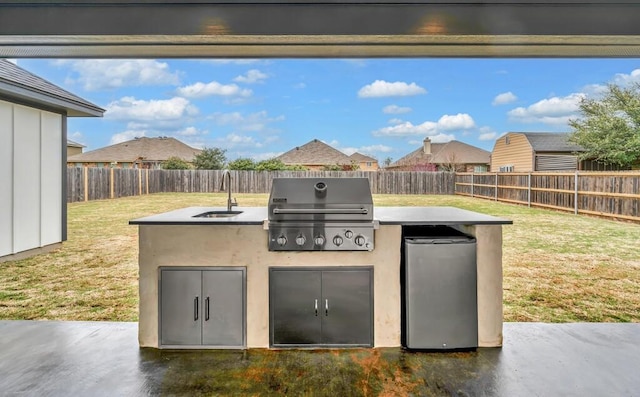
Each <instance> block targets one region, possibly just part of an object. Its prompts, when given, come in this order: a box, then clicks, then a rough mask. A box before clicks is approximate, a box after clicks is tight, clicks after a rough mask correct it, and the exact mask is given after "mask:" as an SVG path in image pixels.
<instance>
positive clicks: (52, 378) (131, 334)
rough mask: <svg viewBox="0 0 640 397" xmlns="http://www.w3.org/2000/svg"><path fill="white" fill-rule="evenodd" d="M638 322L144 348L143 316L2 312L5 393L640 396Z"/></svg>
mask: <svg viewBox="0 0 640 397" xmlns="http://www.w3.org/2000/svg"><path fill="white" fill-rule="evenodd" d="M638 374H640V324H601V323H597V324H594V323H588V324H587V323H578V324H540V323H506V324H505V325H504V346H503V347H502V348H495V349H478V350H477V351H475V352H456V353H425V352H407V351H404V350H402V349H395V348H389V349H355V350H286V351H285V350H280V351H274V350H248V351H220V350H217V351H211V350H209V351H203V350H198V351H165V350H156V349H140V348H138V342H137V323H113V322H59V321H0V395H3V396H145V395H185V396H187V395H188V396H192V395H285V394H286V395H294V396H297V395H312V396H316V395H318V396H322V395H327V396H337V395H340V396H357V395H381V394H382V395H387V396H396V395H421V396H422V395H427V396H428V395H456V396H633V395H638V394H639V393H640V375H638Z"/></svg>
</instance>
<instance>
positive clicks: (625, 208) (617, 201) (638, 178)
mask: <svg viewBox="0 0 640 397" xmlns="http://www.w3.org/2000/svg"><path fill="white" fill-rule="evenodd" d="M489 178H491V179H493V178H495V180H498V178H499V180H500V183H499V184H496V185H495V187H492V186H491V185H490V184H489ZM639 187H640V172H637V171H631V172H601V171H598V172H589V171H580V172H575V173H571V174H570V173H566V172H558V173H552V172H531V173H481V174H474V173H457V174H456V181H455V194H459V195H465V196H475V197H481V198H492V199H494V200H497V201H503V202H507V203H515V204H525V205H528V206H534V207H535V206H537V207H544V208H553V209H557V210H564V211H571V212H573V213H575V214H590V215H599V216H604V217H610V218H619V219H625V220H632V221H640V190H639Z"/></svg>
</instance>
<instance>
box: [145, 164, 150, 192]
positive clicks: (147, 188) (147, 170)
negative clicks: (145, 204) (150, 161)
mask: <svg viewBox="0 0 640 397" xmlns="http://www.w3.org/2000/svg"><path fill="white" fill-rule="evenodd" d="M145 174H146V176H145V179H146V181H145V182H146V186H147V187H146V191H147V194H149V169H148V168H147V169H145Z"/></svg>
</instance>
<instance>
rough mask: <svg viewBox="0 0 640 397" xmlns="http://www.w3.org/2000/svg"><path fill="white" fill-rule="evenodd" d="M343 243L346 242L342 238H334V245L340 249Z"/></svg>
mask: <svg viewBox="0 0 640 397" xmlns="http://www.w3.org/2000/svg"><path fill="white" fill-rule="evenodd" d="M343 242H344V240H343V239H342V237H340V236H335V237H334V238H333V243H334V244H335V245H336V246H338V247H339V246H341V245H342V243H343Z"/></svg>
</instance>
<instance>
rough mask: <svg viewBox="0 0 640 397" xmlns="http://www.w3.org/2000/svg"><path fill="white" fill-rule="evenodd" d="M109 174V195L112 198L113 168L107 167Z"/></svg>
mask: <svg viewBox="0 0 640 397" xmlns="http://www.w3.org/2000/svg"><path fill="white" fill-rule="evenodd" d="M109 176H110V178H109V197H110V198H113V196H114V194H113V191H114V185H115V184H114V183H113V168H109Z"/></svg>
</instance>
